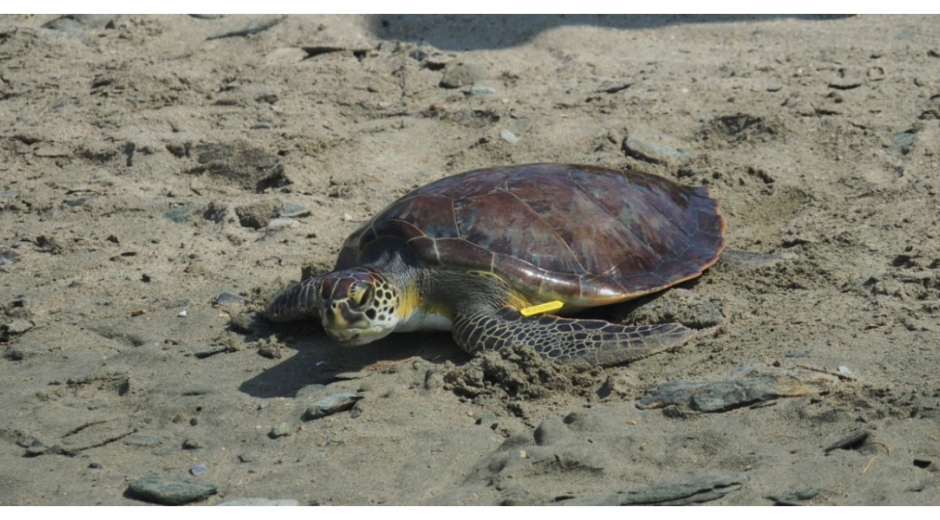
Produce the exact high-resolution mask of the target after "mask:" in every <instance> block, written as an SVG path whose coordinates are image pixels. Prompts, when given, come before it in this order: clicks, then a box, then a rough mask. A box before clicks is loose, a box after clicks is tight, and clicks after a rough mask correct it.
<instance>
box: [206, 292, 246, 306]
mask: <svg viewBox="0 0 940 520" xmlns="http://www.w3.org/2000/svg"><path fill="white" fill-rule="evenodd" d="M244 302H245V299H244V298H242V297H241V296H239V295H237V294H232V293H227V292H224V293H222V294H220V295H218V296H216V297H215V299H214V300H212V304H213V305H220V306H222V307H224V306H226V305H235V304H237V303H244Z"/></svg>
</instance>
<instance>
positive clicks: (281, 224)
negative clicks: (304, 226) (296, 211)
mask: <svg viewBox="0 0 940 520" xmlns="http://www.w3.org/2000/svg"><path fill="white" fill-rule="evenodd" d="M296 223H297V221H296V220H294V219H292V218H272V219H271V220H269V221H268V226H267V228H268V231H276V230H278V229H283V228H286V227H291V226H293V225H294V224H296Z"/></svg>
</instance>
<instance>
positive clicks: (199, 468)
mask: <svg viewBox="0 0 940 520" xmlns="http://www.w3.org/2000/svg"><path fill="white" fill-rule="evenodd" d="M207 471H209V468H207V467H206V465H205V464H203V463H201V462H200V463H199V464H193V467H191V468H189V472H190V473H192V474H193V475H195V476H197V477H198V476H199V475H204V474H205V473H206V472H207Z"/></svg>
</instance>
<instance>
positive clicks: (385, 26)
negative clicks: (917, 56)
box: [369, 14, 852, 51]
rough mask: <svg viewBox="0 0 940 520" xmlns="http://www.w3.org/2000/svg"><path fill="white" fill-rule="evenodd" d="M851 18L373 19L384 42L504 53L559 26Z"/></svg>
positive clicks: (617, 26) (372, 26)
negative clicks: (416, 43)
mask: <svg viewBox="0 0 940 520" xmlns="http://www.w3.org/2000/svg"><path fill="white" fill-rule="evenodd" d="M851 16H852V15H798V14H785V15H775V14H712V15H675V14H672V15H648V14H647V15H643V14H640V15H606V14H605V15H590V14H575V15H564V14H562V15H552V14H536V15H459V14H458V15H434V14H382V15H374V16H372V17H371V19H370V21H369V25H370V27H369V30H370V31H371V32H372V34H373V35H374V36H375V37H377V38H381V39H384V40H392V41H407V42H427V43H429V44H431V45H432V46H434V47H435V48H437V49H441V50H445V51H465V50H479V49H505V48H509V47H515V46H518V45H523V44H525V43H527V42H529V41H531V40H533V39H535V38H537V37H538V36H539V35H540V34H541V33H543V32H545V31H549V30H551V29H555V28H557V27H564V26H575V25H590V26H594V27H603V28H610V29H620V30H634V31H640V30H647V29H655V28H658V27H665V26H674V25H685V24H703V23H728V22H760V21H766V20H777V19H783V18H791V19H797V20H809V21H827V20H839V19H844V18H850V17H851Z"/></svg>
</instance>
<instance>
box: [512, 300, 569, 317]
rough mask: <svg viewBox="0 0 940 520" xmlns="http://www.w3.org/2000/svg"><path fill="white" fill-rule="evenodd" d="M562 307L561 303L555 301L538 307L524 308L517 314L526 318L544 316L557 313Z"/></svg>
mask: <svg viewBox="0 0 940 520" xmlns="http://www.w3.org/2000/svg"><path fill="white" fill-rule="evenodd" d="M562 306H564V304H563V303H561V302H560V301H558V300H555V301H553V302H546V303H543V304H540V305H533V306H531V307H526V308H525V309H522V310H520V311H519V314H522V315H523V316H525V317H526V318H528V317H529V316H535V315H536V314H545V313H546V312H552V311H557V310H558V309H560V308H562Z"/></svg>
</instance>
